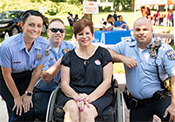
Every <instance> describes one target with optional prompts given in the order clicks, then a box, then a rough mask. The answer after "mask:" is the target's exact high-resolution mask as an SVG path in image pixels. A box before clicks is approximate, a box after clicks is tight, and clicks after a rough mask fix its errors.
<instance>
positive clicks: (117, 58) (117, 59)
mask: <svg viewBox="0 0 175 122" xmlns="http://www.w3.org/2000/svg"><path fill="white" fill-rule="evenodd" d="M107 49H108V50H109V52H110V54H111V56H112V59H113V61H114V62H122V59H123V58H124V57H125V56H123V55H120V54H118V53H116V52H115V51H113V50H111V49H109V48H107Z"/></svg>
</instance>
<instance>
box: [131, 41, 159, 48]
mask: <svg viewBox="0 0 175 122" xmlns="http://www.w3.org/2000/svg"><path fill="white" fill-rule="evenodd" d="M155 40H156V38H152V40H151V42H150V43H149V45H148V46H147V49H149V47H150V45H151V44H152V43H154V41H155ZM130 47H138V45H137V41H132V43H131V44H130Z"/></svg>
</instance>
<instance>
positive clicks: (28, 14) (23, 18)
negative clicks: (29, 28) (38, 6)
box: [21, 10, 44, 23]
mask: <svg viewBox="0 0 175 122" xmlns="http://www.w3.org/2000/svg"><path fill="white" fill-rule="evenodd" d="M31 15H33V16H39V17H41V18H42V20H43V22H44V16H43V15H42V14H41V13H40V12H39V11H36V10H27V11H25V12H24V13H23V14H22V17H21V20H22V22H23V23H25V21H26V20H27V18H28V17H29V16H31Z"/></svg>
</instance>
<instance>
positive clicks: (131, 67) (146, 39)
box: [109, 17, 175, 122]
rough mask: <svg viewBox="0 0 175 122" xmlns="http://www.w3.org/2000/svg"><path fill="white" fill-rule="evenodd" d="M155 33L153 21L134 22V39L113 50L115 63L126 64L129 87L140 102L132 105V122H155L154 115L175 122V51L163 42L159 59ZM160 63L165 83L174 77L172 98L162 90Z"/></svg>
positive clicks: (119, 44)
mask: <svg viewBox="0 0 175 122" xmlns="http://www.w3.org/2000/svg"><path fill="white" fill-rule="evenodd" d="M152 34H153V29H152V26H151V23H150V21H149V20H148V19H146V18H143V17H142V18H139V19H137V20H136V21H135V23H134V38H135V39H134V40H132V41H122V42H120V43H118V44H116V45H115V46H111V47H109V49H110V53H111V55H112V57H113V60H114V62H123V63H124V65H125V74H126V82H127V88H128V90H129V93H130V94H131V97H132V98H133V99H134V100H135V101H137V104H133V106H130V107H131V110H130V121H131V122H136V121H138V122H142V121H145V122H148V121H152V120H153V115H154V114H155V115H157V116H158V117H159V118H161V121H166V122H167V121H169V122H171V121H175V116H174V115H175V56H174V55H175V52H174V50H173V49H172V47H171V46H169V45H168V44H166V43H163V42H162V43H161V44H160V48H159V50H158V53H157V54H156V55H157V58H155V57H154V56H155V55H152V54H153V53H152V52H154V50H153V47H152V46H153V45H155V42H154V41H155V40H156V39H155V38H153V37H152ZM153 43H154V44H153ZM156 45H157V44H156ZM156 64H157V65H158V67H159V73H160V75H161V76H160V77H161V79H162V80H164V79H166V76H167V75H168V77H170V78H171V95H172V96H169V94H168V93H167V92H166V91H165V90H164V89H162V88H161V81H160V80H159V78H158V75H157V68H156ZM168 113H169V114H168ZM169 115H170V116H169Z"/></svg>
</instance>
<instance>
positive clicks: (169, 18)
mask: <svg viewBox="0 0 175 122" xmlns="http://www.w3.org/2000/svg"><path fill="white" fill-rule="evenodd" d="M172 14H173V9H170V10H169V12H168V15H167V20H168V27H169V26H171V27H172V21H171V15H172Z"/></svg>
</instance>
